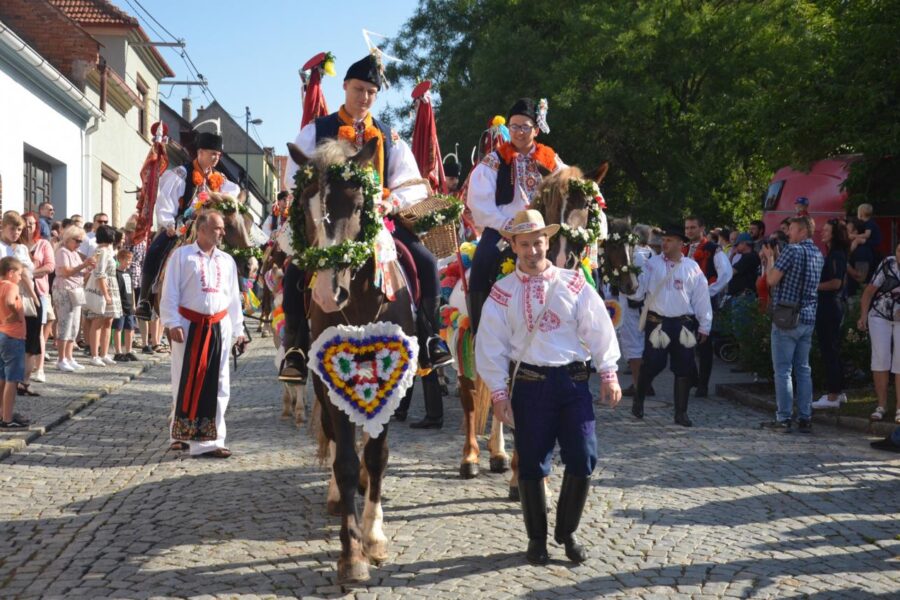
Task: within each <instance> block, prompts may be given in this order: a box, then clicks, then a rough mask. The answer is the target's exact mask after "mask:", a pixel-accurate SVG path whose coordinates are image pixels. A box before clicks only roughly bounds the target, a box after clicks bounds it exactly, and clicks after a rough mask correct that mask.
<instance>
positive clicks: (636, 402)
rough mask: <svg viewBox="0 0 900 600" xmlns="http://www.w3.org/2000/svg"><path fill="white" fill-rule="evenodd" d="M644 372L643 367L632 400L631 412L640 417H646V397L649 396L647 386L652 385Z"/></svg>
mask: <svg viewBox="0 0 900 600" xmlns="http://www.w3.org/2000/svg"><path fill="white" fill-rule="evenodd" d="M644 373H645V371H644V369H641V373H640V375H639V376H638V382H637V386H636V387H635V388H634V399H633V400H632V401H631V414H633V415H634V416H635V417H636V418H638V419H643V418H644V399H645V398H646V397H647V388H649V387H650V382H649V381H647V376H646V375H645V374H644Z"/></svg>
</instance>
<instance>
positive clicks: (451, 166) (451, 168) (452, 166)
mask: <svg viewBox="0 0 900 600" xmlns="http://www.w3.org/2000/svg"><path fill="white" fill-rule="evenodd" d="M444 176H446V177H459V163H458V162H456V161H452V160H451V161H449V162H446V163H444Z"/></svg>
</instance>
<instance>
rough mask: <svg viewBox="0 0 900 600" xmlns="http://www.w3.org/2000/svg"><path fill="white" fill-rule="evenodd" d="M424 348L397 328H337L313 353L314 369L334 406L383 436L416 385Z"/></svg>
mask: <svg viewBox="0 0 900 600" xmlns="http://www.w3.org/2000/svg"><path fill="white" fill-rule="evenodd" d="M418 356H419V343H418V342H417V341H416V339H415V338H414V337H409V336H407V335H406V334H405V333H403V329H402V328H401V327H400V326H399V325H396V324H394V323H385V322H383V321H378V322H376V323H369V324H368V325H364V326H353V325H337V326H333V327H329V328H328V329H326V330H325V331H323V332H322V333H321V334H320V335H319V337H318V338H316V341H314V342H313V343H312V346H310V349H309V368H310V369H312V370H313V371H314V372H315V373H316V374H317V375H318V376H319V378H320V379H321V380H322V382H323V383H324V384H325V387H326V388H327V389H328V397H329V398H330V399H331V402H332V403H333V404H334V405H335V406H336V407H338V408H339V409H341V410H342V411H343V412H345V413H346V414H347V416H349V417H350V420H351V421H352V422H353V423H354V424H356V425H360V426H362V428H363V430H364V431H365V432H366V433H368V434H369V435H370V436H372V437H378V436H379V435H381V432H382V431H383V430H384V426H385V424H386V423H387V422H388V421H390V419H391V415H393V414H394V411H395V410H397V406H398V405H399V404H400V400H401V399H402V398H403V396H404V395H405V394H406V391H407V390H408V389H409V387H410V386H411V385H412V384H413V382H414V381H415V377H416V366H417V365H418Z"/></svg>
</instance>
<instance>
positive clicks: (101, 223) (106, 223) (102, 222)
mask: <svg viewBox="0 0 900 600" xmlns="http://www.w3.org/2000/svg"><path fill="white" fill-rule="evenodd" d="M97 225H109V221H97Z"/></svg>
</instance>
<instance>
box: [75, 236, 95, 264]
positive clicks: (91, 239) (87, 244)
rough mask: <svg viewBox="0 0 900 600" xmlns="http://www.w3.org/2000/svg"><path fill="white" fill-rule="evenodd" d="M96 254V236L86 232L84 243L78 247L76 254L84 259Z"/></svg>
mask: <svg viewBox="0 0 900 600" xmlns="http://www.w3.org/2000/svg"><path fill="white" fill-rule="evenodd" d="M96 252H97V234H96V233H94V232H93V231H89V232H87V234H85V236H84V241H83V242H81V245H80V246H78V253H79V254H81V255H82V256H84V257H85V258H90V257H92V256H93V255H94V254H95V253H96Z"/></svg>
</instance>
